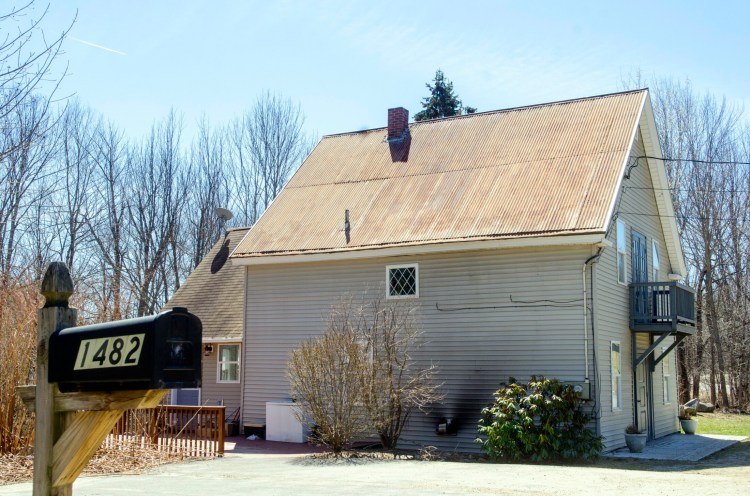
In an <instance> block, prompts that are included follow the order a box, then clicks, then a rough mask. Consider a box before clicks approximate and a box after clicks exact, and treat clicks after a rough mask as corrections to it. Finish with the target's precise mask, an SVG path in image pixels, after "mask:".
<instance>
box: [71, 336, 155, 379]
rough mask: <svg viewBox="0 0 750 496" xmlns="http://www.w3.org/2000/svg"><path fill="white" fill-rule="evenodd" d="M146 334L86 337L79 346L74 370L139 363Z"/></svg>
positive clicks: (126, 365) (128, 365) (127, 365)
mask: <svg viewBox="0 0 750 496" xmlns="http://www.w3.org/2000/svg"><path fill="white" fill-rule="evenodd" d="M144 336H145V334H130V335H128V336H112V337H109V338H97V339H84V340H82V341H81V344H80V345H79V346H78V356H77V357H76V363H75V367H73V369H74V370H87V369H104V368H109V367H130V366H133V365H138V362H139V361H140V359H141V348H142V347H143V346H142V345H143V338H144Z"/></svg>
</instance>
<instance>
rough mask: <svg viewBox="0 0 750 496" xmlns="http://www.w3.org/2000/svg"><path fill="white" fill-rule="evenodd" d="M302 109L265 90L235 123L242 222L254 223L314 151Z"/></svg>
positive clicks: (236, 179)
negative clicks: (306, 130) (306, 129)
mask: <svg viewBox="0 0 750 496" xmlns="http://www.w3.org/2000/svg"><path fill="white" fill-rule="evenodd" d="M304 122H305V118H304V115H303V114H302V109H301V108H300V107H299V105H295V104H293V103H292V101H291V100H288V99H283V98H282V97H280V96H277V95H274V94H271V93H265V94H263V95H262V96H260V97H259V98H258V99H257V101H256V102H255V105H254V106H253V108H252V109H251V110H250V111H248V112H247V114H245V115H244V116H243V117H242V118H240V119H238V120H237V121H235V122H234V124H233V125H232V131H231V134H232V140H231V143H232V153H233V156H234V171H233V172H234V182H235V183H236V185H237V186H236V187H237V190H236V192H235V198H234V204H235V205H236V207H235V208H236V210H237V212H236V213H237V214H238V222H239V223H241V224H244V225H252V224H253V223H254V222H255V221H256V220H257V218H258V217H259V216H260V214H261V213H263V211H264V210H265V209H266V207H268V205H269V204H270V203H271V201H272V200H273V199H274V198H276V195H278V194H279V192H280V191H281V188H282V187H283V186H284V184H285V183H286V181H287V179H289V176H290V175H291V173H292V172H294V171H295V170H296V169H297V167H299V166H300V164H301V163H302V160H303V159H304V158H305V157H306V156H307V154H308V152H309V151H310V143H309V141H308V139H307V138H306V136H305V134H304V133H303V131H302V126H303V124H304Z"/></svg>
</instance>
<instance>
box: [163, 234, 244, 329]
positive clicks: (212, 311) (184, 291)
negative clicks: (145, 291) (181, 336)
mask: <svg viewBox="0 0 750 496" xmlns="http://www.w3.org/2000/svg"><path fill="white" fill-rule="evenodd" d="M249 230H250V228H247V227H245V228H239V229H231V230H229V231H228V232H227V235H226V236H222V237H221V238H219V240H218V241H217V242H216V244H214V246H213V247H212V248H211V250H210V251H209V252H208V253H207V254H206V256H205V257H204V258H203V260H202V261H201V263H199V264H198V267H196V268H195V270H194V271H193V272H192V273H191V274H190V276H188V278H187V280H185V282H184V283H183V285H182V286H180V289H178V290H177V291H176V292H175V294H174V295H173V296H172V298H170V299H169V301H168V302H167V304H166V305H164V308H165V309H169V308H173V307H186V308H187V309H188V311H190V312H191V313H194V314H195V315H197V316H198V317H199V318H200V319H201V323H202V324H203V341H211V340H212V339H218V340H227V339H236V340H238V341H239V340H241V339H242V333H243V329H244V314H243V309H244V308H245V301H244V298H245V270H244V267H239V266H236V265H232V262H231V261H229V260H228V258H229V254H230V253H231V252H232V250H234V249H235V248H236V247H237V244H238V243H239V242H240V240H242V238H243V237H244V236H245V234H247V232H248V231H249Z"/></svg>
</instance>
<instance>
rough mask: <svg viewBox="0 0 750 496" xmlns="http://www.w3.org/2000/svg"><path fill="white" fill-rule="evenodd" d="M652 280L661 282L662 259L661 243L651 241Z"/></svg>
mask: <svg viewBox="0 0 750 496" xmlns="http://www.w3.org/2000/svg"><path fill="white" fill-rule="evenodd" d="M651 279H653V281H654V282H661V281H659V279H661V257H659V242H658V241H656V240H655V239H652V240H651Z"/></svg>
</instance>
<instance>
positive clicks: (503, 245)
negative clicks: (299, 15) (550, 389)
mask: <svg viewBox="0 0 750 496" xmlns="http://www.w3.org/2000/svg"><path fill="white" fill-rule="evenodd" d="M660 156H661V155H660V150H659V144H658V139H657V133H656V127H655V123H654V116H653V111H652V108H651V103H650V99H649V94H648V90H638V91H629V92H624V93H617V94H611V95H603V96H596V97H591V98H582V99H577V100H569V101H562V102H555V103H549V104H543V105H534V106H528V107H519V108H512V109H507V110H500V111H494V112H483V113H477V114H472V115H465V116H460V117H451V118H445V119H438V120H433V121H422V122H417V123H413V124H408V112H407V111H406V110H405V109H403V108H395V109H390V110H389V111H388V127H387V128H380V129H373V130H368V131H360V132H352V133H346V134H337V135H331V136H326V137H324V138H322V139H321V141H320V142H319V143H318V145H317V146H316V147H315V149H314V150H313V151H312V153H311V154H310V156H309V157H308V158H307V159H306V160H305V162H304V164H303V165H302V166H301V168H300V169H299V170H298V171H297V172H296V174H295V175H294V176H293V177H292V178H291V180H290V181H289V183H288V184H287V185H286V187H285V188H284V189H283V191H282V192H281V193H280V194H279V196H278V197H277V198H276V200H275V201H274V202H273V204H272V205H271V206H270V207H269V208H268V210H267V211H266V212H265V213H264V214H263V215H262V217H261V218H260V219H259V220H258V222H257V223H256V224H255V225H254V226H253V229H252V230H251V231H249V232H248V233H247V235H246V236H245V238H244V239H243V240H242V241H241V242H240V243H239V244H238V246H237V247H236V248H235V249H234V251H233V252H232V255H231V260H232V263H233V264H234V265H237V266H244V267H245V268H246V271H247V277H246V286H245V292H246V294H245V296H246V300H245V319H246V320H245V347H244V353H243V357H242V360H243V367H244V382H243V385H242V395H243V400H242V418H243V422H244V423H245V424H263V423H265V422H266V421H267V420H268V419H266V402H273V401H278V400H283V399H285V398H288V397H289V390H288V383H287V361H288V358H289V354H290V352H291V350H292V349H294V348H295V347H296V346H297V345H298V344H299V343H300V342H301V341H302V340H304V339H307V338H309V337H311V336H315V335H317V334H319V333H321V332H322V331H323V327H324V323H323V316H324V315H325V313H326V312H327V311H328V310H329V309H330V307H331V305H332V304H333V303H334V302H335V301H336V300H337V299H338V298H339V297H340V295H342V294H343V293H347V292H348V293H357V292H361V291H363V290H364V289H365V288H375V287H378V286H379V285H384V287H385V288H386V289H385V292H386V295H385V296H386V297H387V298H411V299H413V301H414V302H416V303H418V305H419V307H420V316H421V324H422V327H423V329H424V332H425V336H426V338H425V340H426V343H427V344H426V345H425V346H424V348H423V349H422V351H421V353H420V355H419V356H418V358H419V359H420V360H422V361H423V362H424V363H430V362H431V363H436V364H438V366H439V380H440V381H442V382H444V385H443V392H444V393H445V395H446V396H445V400H444V401H443V402H442V404H440V405H435V406H434V407H433V408H432V410H431V412H429V413H428V414H425V415H422V414H419V415H416V416H414V417H412V418H411V420H410V423H409V425H408V428H407V429H406V431H405V432H404V434H403V435H402V437H401V441H400V445H401V446H402V447H404V448H417V447H421V446H424V445H434V446H438V447H441V448H444V449H454V450H463V451H467V450H476V449H478V447H477V445H476V444H475V443H474V439H475V438H476V436H477V431H476V427H477V422H478V419H479V416H480V411H481V409H482V407H484V406H486V405H487V404H488V403H489V402H490V401H491V400H492V395H493V392H494V391H495V390H496V389H497V387H498V385H499V384H500V383H502V382H505V381H507V380H508V378H509V377H515V378H517V379H518V380H528V378H529V377H530V376H531V375H544V376H547V377H550V378H552V377H554V378H557V379H559V380H561V381H565V382H569V383H571V384H574V385H575V386H577V387H578V388H579V390H580V391H581V393H582V395H583V396H584V397H586V398H589V399H588V400H587V402H586V404H587V407H588V409H589V411H591V412H592V414H593V415H594V418H595V421H594V423H593V427H594V428H595V430H596V432H597V433H598V434H600V435H602V436H603V438H604V442H605V449H606V450H611V449H615V448H618V447H621V446H624V430H625V427H626V426H628V425H629V424H632V423H637V424H638V425H639V426H640V427H641V428H642V429H645V430H647V432H648V433H649V436H650V438H658V437H661V436H664V435H667V434H671V433H673V432H677V431H678V420H677V408H678V405H677V391H676V380H675V360H674V353H673V352H672V350H673V348H674V346H675V345H676V343H677V342H678V341H679V340H680V339H682V338H683V337H685V336H688V335H690V334H691V333H692V332H693V325H694V307H693V306H692V305H693V293H692V290H690V289H689V288H686V287H684V286H682V285H680V284H678V283H677V281H678V280H680V279H682V278H683V277H684V276H685V275H686V268H685V263H684V260H683V255H682V251H681V248H680V240H679V238H678V232H677V227H676V224H675V220H674V213H673V210H672V203H671V199H670V195H669V189H668V184H667V177H666V173H665V169H664V165H663V161H662V160H660V159H659V157H660ZM649 281H652V282H649ZM440 419H452V421H453V422H455V424H454V425H457V426H458V432H457V434H456V435H455V436H440V435H438V434H437V433H436V424H437V423H438V422H439V421H440Z"/></svg>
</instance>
